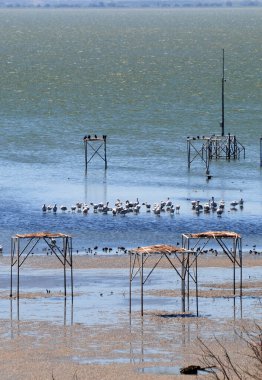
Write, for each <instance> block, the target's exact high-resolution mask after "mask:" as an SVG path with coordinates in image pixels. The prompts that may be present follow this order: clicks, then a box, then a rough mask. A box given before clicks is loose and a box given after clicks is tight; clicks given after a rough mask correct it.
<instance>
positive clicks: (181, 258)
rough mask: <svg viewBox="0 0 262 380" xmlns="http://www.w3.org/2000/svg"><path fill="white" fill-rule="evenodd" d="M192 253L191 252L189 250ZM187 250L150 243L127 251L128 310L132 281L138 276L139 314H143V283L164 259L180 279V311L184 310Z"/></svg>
mask: <svg viewBox="0 0 262 380" xmlns="http://www.w3.org/2000/svg"><path fill="white" fill-rule="evenodd" d="M190 253H192V252H190ZM188 257H189V252H188V251H187V250H186V249H185V248H179V247H176V246H171V245H152V246H147V247H140V248H136V249H132V250H130V251H129V258H130V273H129V312H130V313H131V307H132V282H133V280H134V279H135V278H136V276H138V275H139V276H140V297H141V315H143V314H144V285H145V284H146V282H147V280H148V279H149V277H150V276H151V274H152V273H153V271H154V270H155V269H156V268H157V266H159V265H160V263H161V262H162V261H165V262H166V263H167V264H168V265H169V266H170V267H171V268H172V269H174V271H175V272H176V274H177V275H178V276H179V278H180V279H181V301H182V312H185V289H186V285H185V280H186V274H187V272H188V269H189V268H188Z"/></svg>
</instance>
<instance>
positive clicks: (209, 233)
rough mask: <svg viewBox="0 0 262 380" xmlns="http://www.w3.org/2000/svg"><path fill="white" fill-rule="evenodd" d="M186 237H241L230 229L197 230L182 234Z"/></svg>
mask: <svg viewBox="0 0 262 380" xmlns="http://www.w3.org/2000/svg"><path fill="white" fill-rule="evenodd" d="M183 235H184V236H186V237H188V238H193V239H194V238H196V239H197V238H231V239H232V238H241V235H239V234H238V233H236V232H232V231H206V232H198V233H195V234H183Z"/></svg>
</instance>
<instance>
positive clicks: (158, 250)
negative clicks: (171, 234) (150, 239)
mask: <svg viewBox="0 0 262 380" xmlns="http://www.w3.org/2000/svg"><path fill="white" fill-rule="evenodd" d="M129 252H130V253H137V254H139V253H147V254H170V253H184V252H187V250H186V249H185V248H181V247H177V246H173V245H166V244H156V245H149V246H145V247H138V248H134V249H131V250H129Z"/></svg>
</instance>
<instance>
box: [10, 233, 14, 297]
mask: <svg viewBox="0 0 262 380" xmlns="http://www.w3.org/2000/svg"><path fill="white" fill-rule="evenodd" d="M13 257H14V239H13V238H12V240H11V268H10V270H11V277H10V297H12V296H13Z"/></svg>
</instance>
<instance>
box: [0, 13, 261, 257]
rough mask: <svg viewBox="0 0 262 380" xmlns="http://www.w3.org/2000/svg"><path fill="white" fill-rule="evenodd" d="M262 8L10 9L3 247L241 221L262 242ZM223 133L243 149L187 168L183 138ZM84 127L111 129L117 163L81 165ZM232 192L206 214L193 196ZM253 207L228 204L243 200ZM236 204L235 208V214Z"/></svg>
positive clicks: (158, 233)
mask: <svg viewBox="0 0 262 380" xmlns="http://www.w3.org/2000/svg"><path fill="white" fill-rule="evenodd" d="M261 18H262V10H261V9H185V10H180V9H174V10H159V9H157V10H87V9H86V10H71V9H70V10H62V9H59V10H36V9H34V10H33V9H30V10H29V9H24V10H4V9H1V10H0V41H1V42H0V52H1V55H0V60H1V75H0V105H1V106H0V133H1V151H0V178H1V179H0V213H1V214H0V215H1V223H0V243H1V244H2V245H3V247H4V253H8V251H9V247H10V238H11V236H12V234H15V233H18V232H29V231H30V232H33V231H41V230H49V231H61V232H65V233H71V234H72V235H73V237H74V247H75V248H77V249H82V248H83V247H88V246H92V245H97V244H98V245H99V246H100V245H101V246H104V245H107V246H108V245H111V246H114V247H117V246H119V245H120V246H122V245H124V246H129V247H133V246H137V245H143V244H153V243H176V242H177V241H179V240H180V236H181V233H183V232H197V231H204V230H210V229H215V230H234V231H236V232H239V233H241V234H242V235H243V239H244V246H245V247H246V249H249V248H250V247H252V245H253V244H256V245H257V247H260V248H262V222H261V214H262V201H261V194H262V185H261V183H262V182H261V168H260V165H259V164H260V152H259V139H260V137H261V136H262V127H261V125H262V123H261V121H262V120H261V99H262V76H261V63H262V54H261V35H262V23H261ZM222 49H225V77H226V83H225V130H226V133H228V132H230V133H231V134H236V136H237V137H238V139H239V140H240V142H241V143H242V144H244V145H245V147H246V159H245V160H243V159H242V158H241V160H238V161H235V162H232V161H231V162H230V163H229V162H225V161H217V162H212V163H211V168H210V170H211V174H212V175H213V178H212V180H211V181H209V182H207V181H206V177H205V168H204V165H203V163H202V162H200V161H197V160H196V161H194V163H193V164H192V166H191V170H190V171H188V168H187V151H186V138H187V136H194V135H210V134H213V133H220V126H219V122H220V120H221V77H222ZM86 134H91V135H94V134H97V135H103V134H105V135H107V141H108V142H107V155H108V169H107V171H106V172H105V170H104V163H103V161H102V160H101V159H100V158H99V157H98V156H97V157H94V159H93V160H92V161H91V162H90V164H89V166H88V173H87V176H85V170H84V144H83V141H82V138H83V136H84V135H86ZM212 196H214V197H215V199H216V200H220V199H224V200H225V202H226V205H227V212H225V213H224V214H223V215H222V217H221V218H218V217H217V216H216V215H215V214H210V215H204V214H201V215H199V216H196V215H195V214H194V213H193V212H192V210H191V203H190V200H192V199H196V198H198V199H199V200H200V201H203V202H204V201H206V200H208V199H210V198H211V197H212ZM137 197H138V198H139V200H140V202H141V203H142V202H150V203H154V202H160V200H165V199H167V197H170V199H171V200H172V201H173V202H174V203H175V204H180V205H181V209H180V213H179V214H178V215H174V216H173V217H170V215H169V214H168V213H165V214H162V215H161V217H157V216H156V215H153V214H152V213H150V214H148V213H146V212H142V211H141V213H140V214H139V215H131V214H128V215H126V217H118V216H117V217H116V218H114V217H113V216H112V215H100V214H99V215H97V214H93V213H90V214H89V215H87V216H86V217H84V216H83V215H82V214H74V215H73V214H71V213H64V214H62V213H61V212H59V213H58V214H57V215H53V213H50V214H47V215H43V214H42V211H41V207H42V204H43V203H46V204H54V203H57V204H58V205H61V204H66V205H67V206H68V207H70V205H71V204H74V203H75V202H77V201H81V202H87V203H89V202H94V203H97V202H106V201H109V202H110V205H113V204H114V202H115V200H116V199H117V198H120V199H121V200H122V201H124V202H125V200H127V199H129V200H132V201H133V200H135V199H136V198H137ZM241 197H242V198H243V199H244V200H245V204H244V209H243V210H242V211H240V210H238V211H236V212H231V211H230V210H229V203H230V201H232V200H234V199H240V198H241ZM229 211H230V212H229Z"/></svg>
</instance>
